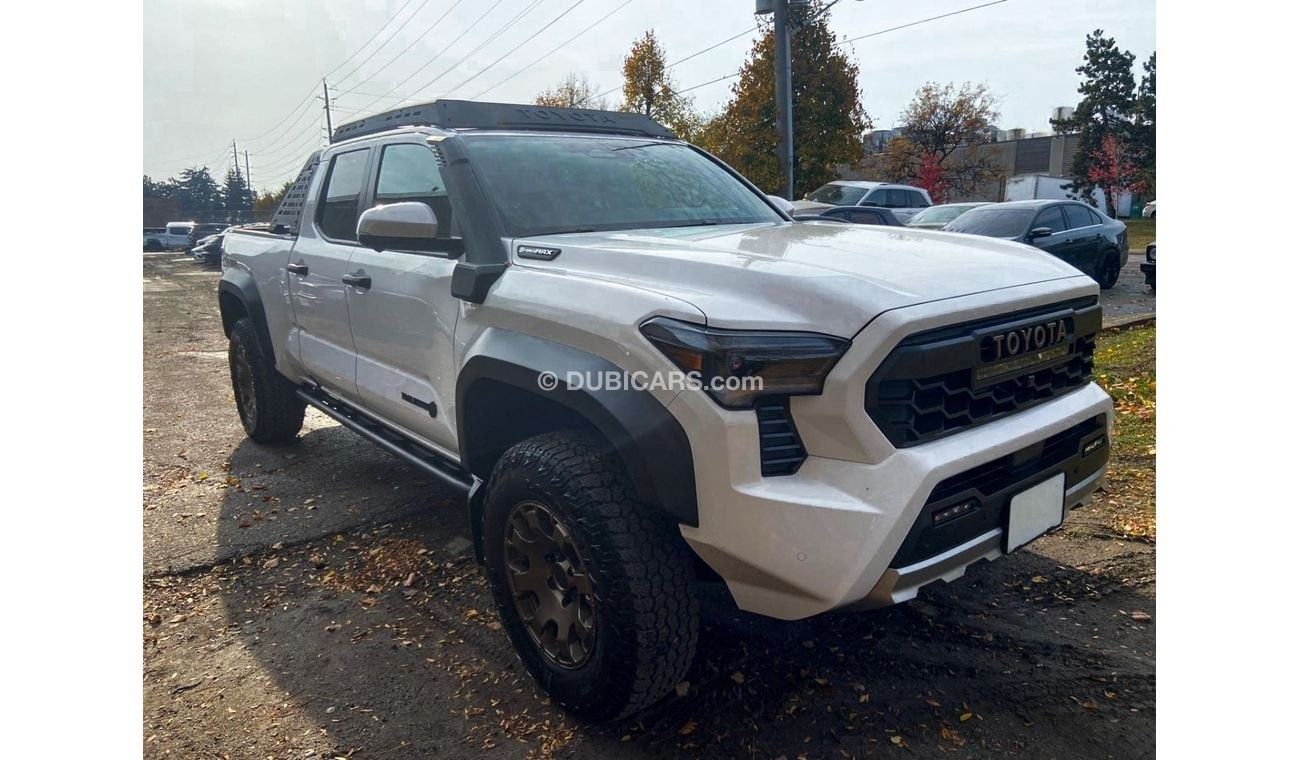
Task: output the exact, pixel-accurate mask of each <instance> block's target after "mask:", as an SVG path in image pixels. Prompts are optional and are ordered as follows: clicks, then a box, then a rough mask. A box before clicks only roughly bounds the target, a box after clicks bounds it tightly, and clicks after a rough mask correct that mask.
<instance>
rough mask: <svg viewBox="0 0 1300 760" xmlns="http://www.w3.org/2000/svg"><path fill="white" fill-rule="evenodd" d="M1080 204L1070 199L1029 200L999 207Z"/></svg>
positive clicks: (1010, 202)
mask: <svg viewBox="0 0 1300 760" xmlns="http://www.w3.org/2000/svg"><path fill="white" fill-rule="evenodd" d="M1078 202H1079V201H1076V200H1071V199H1069V198H1031V199H1029V200H1024V201H1003V202H1001V203H999V204H997V205H998V206H1001V207H1003V208H1007V207H1010V208H1018V207H1019V208H1038V207H1040V206H1046V205H1048V204H1051V203H1078Z"/></svg>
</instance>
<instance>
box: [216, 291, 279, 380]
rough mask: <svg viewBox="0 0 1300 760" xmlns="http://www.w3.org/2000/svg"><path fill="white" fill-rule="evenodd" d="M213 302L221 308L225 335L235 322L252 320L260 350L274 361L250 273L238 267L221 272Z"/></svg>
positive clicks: (264, 320) (273, 348)
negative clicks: (246, 318) (245, 318)
mask: <svg viewBox="0 0 1300 760" xmlns="http://www.w3.org/2000/svg"><path fill="white" fill-rule="evenodd" d="M217 302H218V304H219V306H220V308H221V329H222V331H223V332H224V333H225V334H226V337H227V338H229V337H230V331H231V330H232V329H233V328H234V326H235V323H236V322H238V321H239V320H240V319H243V318H244V317H248V318H249V319H250V320H252V322H253V329H255V330H256V331H257V341H258V343H259V344H261V347H262V350H263V351H265V352H266V355H267V356H269V357H271V360H272V361H273V362H274V361H275V346H274V344H273V343H272V342H271V331H270V329H269V328H268V327H267V324H266V308H265V306H264V305H263V304H262V296H261V294H259V293H258V291H257V283H256V282H254V281H253V276H252V275H250V274H249V273H248V272H245V271H243V270H241V269H235V270H228V271H226V272H224V273H222V275H221V280H220V281H219V282H218V283H217Z"/></svg>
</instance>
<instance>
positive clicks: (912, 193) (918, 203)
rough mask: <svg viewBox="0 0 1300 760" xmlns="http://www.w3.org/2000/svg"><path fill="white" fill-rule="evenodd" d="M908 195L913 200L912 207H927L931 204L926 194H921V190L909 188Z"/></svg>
mask: <svg viewBox="0 0 1300 760" xmlns="http://www.w3.org/2000/svg"><path fill="white" fill-rule="evenodd" d="M907 197H908V198H910V199H911V200H912V203H911V207H912V208H925V207H927V206H929V205H930V202H929V201H927V200H926V199H925V196H924V195H921V193H920V191H917V190H908V191H907Z"/></svg>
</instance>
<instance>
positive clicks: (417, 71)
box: [360, 0, 501, 111]
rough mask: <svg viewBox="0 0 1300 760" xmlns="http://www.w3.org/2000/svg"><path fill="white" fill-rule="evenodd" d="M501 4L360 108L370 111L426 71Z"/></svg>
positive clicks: (498, 3)
mask: <svg viewBox="0 0 1300 760" xmlns="http://www.w3.org/2000/svg"><path fill="white" fill-rule="evenodd" d="M500 4H501V0H497V1H496V2H495V3H493V4H492V7H491V8H488V9H487V10H486V11H484V12H483V15H481V16H479V17H478V18H476V19H474V22H473V23H472V24H470V25H469V26H468V27H466V28H465V31H463V32H461V33H460V34H459V35H457V36H456V39H454V40H452V41H451V42H450V43H448V44H447V45H444V46H443V48H442V50H439V51H438V52H437V54H436V55H434V56H433V57H432V58H430V59H429V60H427V61H425V62H424V63H423V64H421V65H420V68H418V69H416V70H415V71H412V72H411V73H410V74H407V75H406V78H405V79H403V80H402V81H400V82H398V83H397V84H395V85H393V86H392V87H390V88H389V89H388V92H385V93H384V94H383V95H379V96H378V97H376V98H375V99H374V100H372V101H370V102H369V103H367V104H365V105H364V106H362V107H361V109H360V110H362V111H368V110H370V108H371V106H373V105H374V104H376V103H378V102H379V101H381V100H383V99H384V98H387V97H389V96H391V95H392V94H393V92H394V91H396V90H397V89H398V88H400V87H401V86H402V85H404V84H406V83H407V82H409V81H411V80H412V79H414V78H415V75H416V74H419V73H420V72H421V71H424V70H425V69H426V68H428V66H429V64H431V63H433V62H434V61H436V60H438V58H440V57H441V56H442V54H443V53H445V52H447V51H448V50H450V49H451V48H452V47H454V46H455V45H456V43H457V42H460V41H461V40H462V39H464V38H465V35H467V34H469V33H470V32H471V31H473V29H474V27H476V26H478V23H479V22H480V21H482V20H483V19H485V18H487V17H488V15H489V14H490V13H492V11H494V10H496V7H497V6H498V5H500Z"/></svg>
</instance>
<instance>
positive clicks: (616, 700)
mask: <svg viewBox="0 0 1300 760" xmlns="http://www.w3.org/2000/svg"><path fill="white" fill-rule="evenodd" d="M526 504H541V505H544V506H545V508H546V510H547V511H549V513H552V514H553V515H554V516H555V517H556V518H557V519H556V522H558V523H560V524H561V526H562V529H563V532H564V533H565V534H567V535H568V536H569V537H571V538H572V540H573V543H574V548H575V549H576V553H577V554H579V555H581V564H582V565H583V567H584V570H585V572H586V574H587V576H588V577H589V578H590V581H591V585H592V587H594V593H593V594H592V596H593V597H594V602H595V603H594V609H595V614H594V618H595V626H594V630H595V633H594V644H592V645H591V646H590V648H589V651H590V654H588V655H587V659H586V660H585V662H582V663H581V664H578V665H575V664H573V663H570V664H569V666H568V667H565V666H563V665H562V664H561V663H560V662H559V661H557V660H556V659H554V657H553V656H552V655H548V654H547V653H546V652H545V651H544V649H543V647H542V645H541V644H540V643H539V642H538V641H537V640H535V639H534V638H533V636H534V635H535V634H534V633H530V629H529V623H528V622H527V621H526V620H525V619H524V613H523V612H522V611H521V610H520V608H519V605H518V604H516V600H515V595H514V594H513V593H512V591H511V583H518V581H516V580H513V579H512V578H508V577H507V574H508V573H512V572H513V573H516V575H515V578H518V577H520V576H519V575H518V573H519V572H520V571H519V569H518V568H519V564H518V557H517V556H515V557H513V558H512V557H510V556H508V555H509V554H510V551H511V550H510V549H509V548H507V546H506V542H507V536H508V534H507V531H508V530H511V529H512V525H513V524H512V523H510V522H509V521H510V519H511V517H512V515H515V516H516V517H517V515H518V512H517V511H516V510H517V508H519V507H520V506H521V505H526ZM483 512H484V517H483V521H484V526H483V527H484V533H483V535H484V544H485V547H484V548H485V558H486V560H487V573H488V578H489V580H490V581H491V585H492V592H493V595H494V597H495V599H496V605H497V609H498V611H499V612H500V614H501V620H502V623H503V627H504V628H505V630H506V632H507V634H509V636H510V640H511V642H512V643H513V644H514V647H515V651H516V652H517V653H518V654H519V657H520V659H521V660H522V661H523V663H524V665H525V666H526V667H527V668H528V671H529V673H531V674H532V676H533V678H534V679H535V680H536V681H537V683H538V685H539V686H540V687H541V688H542V689H543V690H544V691H546V692H547V693H548V694H549V695H550V696H551V698H552V699H554V700H555V701H556V702H557V703H558V704H560V705H561V706H563V707H564V708H566V709H567V710H569V711H571V712H573V713H575V714H577V715H579V716H581V717H583V718H585V719H587V720H593V721H607V720H616V719H619V718H622V717H625V716H628V715H631V714H632V713H635V712H637V711H639V710H641V709H643V708H645V707H648V706H649V705H651V704H653V703H654V702H656V701H658V700H659V699H660V698H661V697H663V696H665V695H666V694H668V693H669V692H670V691H672V690H673V688H674V686H676V684H678V683H679V682H680V681H681V679H682V677H683V676H684V675H685V674H686V671H687V670H688V669H689V668H690V666H691V662H692V660H693V659H694V657H695V644H696V639H697V636H698V633H699V603H698V601H697V599H696V598H695V596H694V594H693V589H692V586H693V582H694V577H693V567H692V564H691V560H690V556H689V554H688V552H689V550H688V549H687V547H686V546H685V543H684V542H683V540H682V538H681V535H680V533H679V532H678V530H677V527H676V525H675V524H673V523H672V522H671V521H670V520H668V519H666V518H664V517H663V516H662V515H661V514H660V513H658V512H654V511H652V510H651V509H650V508H648V507H646V506H645V505H643V504H640V503H638V502H637V501H636V497H635V494H634V490H633V488H632V484H631V482H630V480H629V478H628V476H627V472H626V470H625V469H624V467H623V464H622V462H621V461H620V460H619V458H618V456H617V454H616V453H615V452H614V451H613V450H612V449H611V448H610V446H609V445H608V444H607V443H606V442H605V441H604V440H602V439H601V438H599V437H598V436H596V435H594V434H591V433H587V432H582V431H563V432H556V433H546V434H543V435H539V436H537V437H535V438H530V439H528V440H526V441H524V442H522V443H519V444H517V445H515V446H514V447H513V448H511V449H510V450H508V451H507V452H506V453H505V454H504V455H503V456H502V457H501V459H500V460H499V461H498V462H497V465H496V467H495V468H494V469H493V471H492V476H491V478H490V479H489V481H488V491H487V498H486V500H485V504H484V510H483ZM516 540H518V539H517V538H516ZM548 560H549V557H548ZM507 562H514V563H515V564H513V565H509V566H508V565H507ZM528 564H529V565H531V562H529V563H528ZM512 568H513V569H512ZM524 604H527V602H524ZM532 614H533V615H534V616H536V615H537V614H538V613H537V612H536V611H533V612H532Z"/></svg>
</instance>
